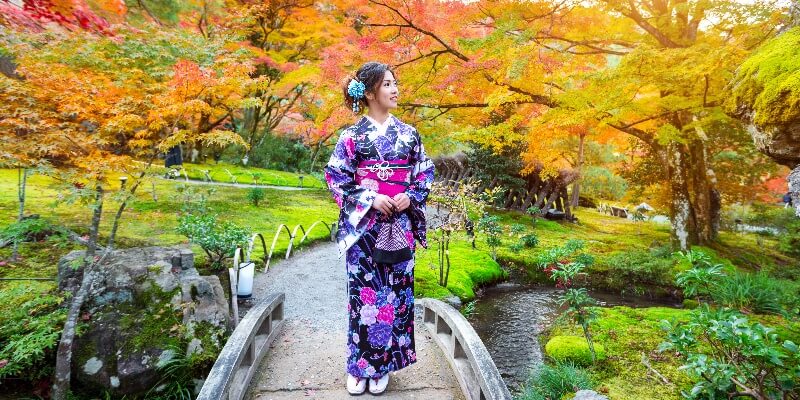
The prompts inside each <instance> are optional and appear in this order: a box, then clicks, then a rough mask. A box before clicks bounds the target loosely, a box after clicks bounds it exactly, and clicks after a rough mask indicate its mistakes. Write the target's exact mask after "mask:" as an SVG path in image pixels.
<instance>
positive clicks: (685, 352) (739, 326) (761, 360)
mask: <svg viewBox="0 0 800 400" xmlns="http://www.w3.org/2000/svg"><path fill="white" fill-rule="evenodd" d="M662 328H663V329H664V330H666V331H667V341H666V342H664V343H662V344H661V345H660V346H659V350H660V351H666V350H668V351H671V352H672V351H674V352H678V353H680V355H681V356H682V357H684V365H683V366H682V367H681V369H683V370H685V371H686V372H687V373H688V374H689V375H690V376H691V377H692V379H693V380H694V383H695V384H694V387H692V389H691V391H689V392H688V393H687V392H684V393H683V395H684V397H687V398H694V399H697V398H702V399H722V398H733V397H739V395H741V393H750V394H751V397H752V398H757V399H794V398H798V396H800V384H798V381H797V374H798V372H799V371H800V351H798V346H797V345H796V344H795V343H793V342H791V341H788V340H786V341H783V342H781V341H780V340H779V339H778V335H777V334H775V330H774V329H773V328H770V327H766V326H764V325H761V324H760V323H750V322H749V321H748V319H747V317H746V316H744V315H743V314H741V313H740V312H738V311H736V310H731V309H728V308H720V309H713V310H712V309H711V308H709V307H708V305H707V304H702V305H701V306H700V307H699V308H698V309H696V310H694V311H693V312H692V314H691V319H690V320H689V322H676V321H673V322H668V321H662Z"/></svg>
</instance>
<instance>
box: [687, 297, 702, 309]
mask: <svg viewBox="0 0 800 400" xmlns="http://www.w3.org/2000/svg"><path fill="white" fill-rule="evenodd" d="M699 305H700V303H699V302H698V301H697V300H694V299H683V308H685V309H687V310H694V309H695V308H697V306H699Z"/></svg>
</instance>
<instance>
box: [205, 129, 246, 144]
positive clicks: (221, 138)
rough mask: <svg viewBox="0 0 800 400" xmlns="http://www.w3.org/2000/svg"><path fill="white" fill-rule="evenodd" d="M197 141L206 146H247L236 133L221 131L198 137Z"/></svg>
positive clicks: (217, 130)
mask: <svg viewBox="0 0 800 400" xmlns="http://www.w3.org/2000/svg"><path fill="white" fill-rule="evenodd" d="M198 140H199V141H201V142H202V143H203V144H204V145H206V146H215V145H216V146H223V147H224V146H227V145H240V146H243V147H245V148H248V147H249V146H248V145H247V143H246V142H245V141H244V139H242V137H241V136H239V135H238V134H236V132H231V131H223V130H219V129H214V130H212V131H210V132H207V133H204V134H201V135H199V136H198Z"/></svg>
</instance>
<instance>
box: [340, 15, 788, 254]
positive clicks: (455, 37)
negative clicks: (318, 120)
mask: <svg viewBox="0 0 800 400" xmlns="http://www.w3.org/2000/svg"><path fill="white" fill-rule="evenodd" d="M370 5H371V6H372V9H371V10H369V9H363V8H362V9H360V8H359V7H358V6H353V9H354V10H355V11H353V12H352V13H353V14H354V15H356V17H354V20H355V21H356V22H357V23H359V24H360V25H361V26H363V27H366V28H369V30H368V31H365V32H364V33H363V36H362V37H361V38H360V41H359V42H356V43H361V45H360V47H356V48H357V49H358V50H360V51H362V52H367V53H368V55H367V56H366V57H379V56H382V55H383V56H384V58H383V59H389V60H392V61H394V63H395V64H396V65H397V66H398V68H399V69H400V71H401V76H403V75H410V76H411V77H412V78H411V82H408V81H407V80H404V83H405V85H404V86H405V87H411V90H410V91H411V93H410V95H409V96H410V97H413V98H414V99H415V101H414V102H406V103H404V104H402V105H403V106H405V107H406V109H407V110H408V111H409V113H410V115H413V116H416V117H417V118H419V119H420V121H421V122H424V121H433V122H431V123H429V124H428V125H427V126H426V125H425V124H424V123H423V124H422V125H423V127H424V128H427V129H430V130H438V129H453V130H456V131H458V132H459V133H461V134H462V136H460V137H470V138H473V139H475V140H476V141H484V142H486V143H487V144H491V143H492V142H495V141H498V140H499V141H508V142H513V141H515V140H520V139H523V140H526V141H527V143H528V144H529V147H530V148H529V152H528V154H527V158H526V160H527V165H528V168H529V169H533V168H534V165H535V163H536V162H541V163H542V164H544V165H545V167H546V168H548V167H549V168H551V170H550V171H548V170H545V171H544V173H545V174H547V173H552V170H553V169H556V167H557V165H558V159H559V155H558V153H557V152H555V151H553V150H554V149H553V146H550V145H549V144H550V143H551V142H552V140H553V139H555V138H557V137H558V136H559V134H558V132H559V131H561V132H562V133H566V134H568V133H569V129H563V128H564V127H567V128H568V127H569V126H572V125H576V126H580V125H582V124H583V125H589V126H593V125H596V126H598V127H600V128H603V129H605V132H606V134H607V135H613V133H612V132H613V131H616V132H618V133H621V134H625V135H629V136H631V137H634V138H636V140H638V141H640V142H642V143H644V145H645V146H646V148H647V152H646V153H645V154H646V155H647V156H650V157H655V158H657V159H658V160H659V162H660V164H661V165H663V166H666V167H667V168H665V171H664V174H663V175H661V176H660V180H661V181H662V182H664V183H665V184H666V185H665V186H666V187H667V188H668V193H669V206H670V210H671V216H672V221H673V230H672V231H673V239H674V241H675V243H676V244H678V245H679V246H680V247H681V248H686V247H687V246H690V245H692V244H702V243H708V242H709V241H712V240H714V238H715V237H716V232H717V229H718V228H717V227H718V218H719V209H720V206H721V194H720V192H719V187H717V185H716V182H715V181H716V180H718V179H719V178H720V177H719V176H716V174H715V173H714V169H713V160H712V159H710V158H709V157H711V156H716V155H717V154H718V153H720V152H721V151H723V150H725V149H720V148H715V147H714V143H715V139H717V138H721V137H724V136H726V135H728V132H727V131H726V130H727V129H730V128H733V129H739V130H741V127H737V126H735V124H732V123H731V120H730V118H729V117H728V116H727V115H725V113H724V112H723V110H722V109H721V107H720V106H721V102H722V100H723V99H724V97H725V96H726V91H725V88H726V85H727V83H728V82H729V80H730V78H731V75H732V73H733V71H734V70H735V68H736V67H737V66H738V64H739V63H740V62H741V60H742V59H743V57H744V56H745V55H746V54H747V53H748V52H749V51H750V50H751V49H752V48H753V47H755V46H756V45H758V44H759V43H760V42H762V41H763V40H765V39H767V38H769V37H770V35H773V34H774V27H775V26H776V25H778V23H779V21H780V18H781V13H780V12H775V11H776V10H779V9H778V8H777V6H775V5H773V4H768V3H756V4H740V3H737V2H733V1H729V0H717V1H707V2H699V3H690V2H685V1H678V2H665V1H656V2H644V1H632V2H629V1H603V2H599V3H598V4H582V3H579V2H563V3H557V4H552V3H549V2H541V3H518V2H502V1H501V2H496V1H493V2H488V1H487V2H476V3H472V4H470V5H465V4H462V3H455V2H454V3H444V4H441V3H438V2H427V1H418V2H413V3H405V2H399V1H394V2H392V1H386V2H381V1H377V0H376V1H370ZM376 10H378V11H376ZM423 15H424V17H423ZM701 26H702V28H701ZM388 54H392V56H389V55H388ZM331 60H332V61H333V62H336V61H337V60H336V59H335V58H331ZM339 62H341V60H339ZM464 99H469V101H464ZM453 111H462V112H459V113H457V115H453ZM550 113H554V116H545V115H546V114H550ZM446 114H447V116H449V118H442V116H443V115H446ZM493 114H494V115H496V114H501V115H504V118H501V119H500V120H499V121H492V117H491V116H492V115H493ZM542 118H545V119H546V120H548V121H557V122H558V126H555V127H554V128H555V129H549V130H544V131H541V130H537V129H536V128H537V127H540V126H541V125H540V124H541V122H542ZM443 119H444V121H443V122H436V121H442V120H443ZM476 127H477V129H476ZM608 128H613V129H611V130H608ZM728 150H729V149H728ZM736 178H737V179H738V176H737V177H736Z"/></svg>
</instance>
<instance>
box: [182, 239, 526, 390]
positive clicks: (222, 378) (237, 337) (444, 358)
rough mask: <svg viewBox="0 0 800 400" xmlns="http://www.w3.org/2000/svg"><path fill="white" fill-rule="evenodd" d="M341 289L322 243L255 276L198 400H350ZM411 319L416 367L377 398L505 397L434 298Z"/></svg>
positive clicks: (331, 247)
mask: <svg viewBox="0 0 800 400" xmlns="http://www.w3.org/2000/svg"><path fill="white" fill-rule="evenodd" d="M346 286H347V281H346V274H345V271H344V261H343V260H341V259H338V257H337V250H336V246H335V244H333V243H329V242H326V243H324V244H319V245H316V246H314V247H311V248H308V249H305V250H303V252H302V253H300V254H297V255H296V257H293V258H291V259H289V260H281V261H280V262H278V263H276V264H275V265H273V266H272V267H271V268H270V269H269V271H268V272H267V273H262V274H259V275H257V276H256V281H255V284H254V289H253V293H254V296H256V297H257V299H256V305H255V306H254V307H253V308H251V309H250V310H249V311H248V312H247V314H246V315H245V317H244V318H243V319H242V320H241V321H240V322H239V324H238V326H237V328H236V330H235V331H234V332H233V334H232V335H231V337H230V339H229V340H228V342H227V343H226V345H225V347H224V349H223V350H222V352H221V353H220V356H219V358H218V359H217V361H216V363H215V364H214V367H213V369H212V370H211V373H210V374H209V376H208V377H207V379H206V381H205V383H204V385H203V387H202V389H201V392H200V395H199V397H198V399H201V400H221V399H226V400H229V399H230V400H239V399H264V400H270V399H274V400H280V399H299V398H312V399H313V398H318V399H331V400H336V399H349V398H350V395H348V394H347V392H346V390H345V389H344V386H345V383H344V382H345V380H344V379H345V372H344V362H345V357H344V349H345V343H346V337H345V336H346V324H347V319H346V311H345V304H346V292H347V290H346ZM416 311H417V312H416V318H417V319H416V324H415V326H416V337H415V340H416V345H417V354H418V361H417V363H416V364H414V365H412V366H410V367H408V368H406V369H404V370H402V371H399V372H397V373H394V374H392V380H391V382H390V384H389V387H388V388H387V391H386V393H384V395H383V397H384V398H387V399H429V400H438V399H467V400H480V399H498V400H500V399H502V400H506V399H511V395H510V394H509V391H508V389H507V388H506V385H505V383H504V382H503V380H502V379H501V377H500V374H499V372H498V371H497V368H496V367H495V365H494V362H493V361H492V359H491V357H490V356H489V353H488V352H487V351H486V348H485V347H484V345H483V343H482V342H481V340H480V338H479V337H478V336H477V334H476V333H475V331H474V330H473V329H472V327H471V326H470V325H469V323H468V322H467V321H466V320H465V319H464V318H463V317H462V316H461V314H460V313H458V311H456V310H455V309H453V308H452V307H450V306H448V305H446V304H444V303H442V302H440V301H437V300H432V299H418V300H417V309H416ZM367 395H368V394H367Z"/></svg>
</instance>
